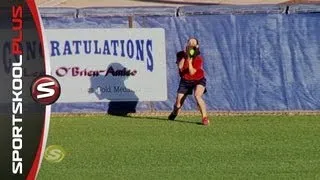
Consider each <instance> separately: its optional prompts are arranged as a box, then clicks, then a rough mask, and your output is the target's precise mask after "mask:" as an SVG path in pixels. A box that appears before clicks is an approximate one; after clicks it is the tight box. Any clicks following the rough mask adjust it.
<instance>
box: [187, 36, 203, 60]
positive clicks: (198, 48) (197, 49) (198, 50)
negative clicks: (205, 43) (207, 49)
mask: <svg viewBox="0 0 320 180" xmlns="http://www.w3.org/2000/svg"><path fill="white" fill-rule="evenodd" d="M191 39H194V40H196V42H197V46H198V47H196V48H195V49H194V50H195V51H196V52H195V56H197V55H200V47H199V40H198V39H197V38H195V37H191V38H189V39H188V42H189V41H190V40H191Z"/></svg>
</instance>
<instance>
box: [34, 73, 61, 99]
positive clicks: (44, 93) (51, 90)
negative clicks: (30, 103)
mask: <svg viewBox="0 0 320 180" xmlns="http://www.w3.org/2000/svg"><path fill="white" fill-rule="evenodd" d="M60 93H61V87H60V84H59V82H58V81H57V80H56V79H55V78H54V77H52V76H48V75H46V76H41V77H38V78H36V79H35V80H34V81H33V83H32V87H31V96H32V98H33V99H34V100H35V101H36V102H38V103H40V104H43V105H50V104H53V103H55V102H56V101H57V100H58V98H59V97H60Z"/></svg>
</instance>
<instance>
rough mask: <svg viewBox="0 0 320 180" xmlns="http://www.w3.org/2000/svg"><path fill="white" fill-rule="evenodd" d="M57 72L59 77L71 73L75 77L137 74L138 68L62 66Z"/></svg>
mask: <svg viewBox="0 0 320 180" xmlns="http://www.w3.org/2000/svg"><path fill="white" fill-rule="evenodd" d="M56 74H57V76H59V77H63V76H66V75H71V76H73V77H76V76H89V77H92V76H100V75H102V76H109V75H110V76H135V75H136V74H137V70H130V69H127V68H122V69H115V68H114V67H112V66H110V67H109V68H108V69H105V70H88V69H81V68H80V67H69V68H68V67H60V68H58V69H57V70H56Z"/></svg>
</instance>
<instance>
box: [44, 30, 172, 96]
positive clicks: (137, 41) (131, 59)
mask: <svg viewBox="0 0 320 180" xmlns="http://www.w3.org/2000/svg"><path fill="white" fill-rule="evenodd" d="M45 34H46V37H47V40H48V45H49V51H50V55H51V70H52V75H53V76H54V77H56V78H57V80H58V81H59V82H60V85H61V96H60V98H59V100H58V101H57V102H100V101H137V100H139V101H164V100H166V99H167V79H166V52H165V34H164V30H163V29H159V28H150V29H144V28H142V29H136V28H135V29H59V30H55V29H47V30H46V31H45Z"/></svg>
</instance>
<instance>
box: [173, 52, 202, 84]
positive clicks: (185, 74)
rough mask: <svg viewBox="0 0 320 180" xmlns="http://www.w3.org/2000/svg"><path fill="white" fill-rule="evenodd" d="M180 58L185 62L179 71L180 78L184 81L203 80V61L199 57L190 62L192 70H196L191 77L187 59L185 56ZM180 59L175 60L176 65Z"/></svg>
mask: <svg viewBox="0 0 320 180" xmlns="http://www.w3.org/2000/svg"><path fill="white" fill-rule="evenodd" d="M182 58H184V59H185V61H184V64H183V67H182V69H181V70H179V74H180V77H181V78H183V79H185V80H200V79H202V78H204V71H203V67H202V64H203V59H202V57H201V56H200V55H198V56H196V57H195V58H194V59H193V60H192V66H193V68H195V69H196V73H194V74H193V75H191V74H190V73H189V63H188V60H187V58H186V57H185V56H184V57H181V59H182ZM181 59H180V58H179V59H177V63H179V62H180V60H181Z"/></svg>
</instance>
